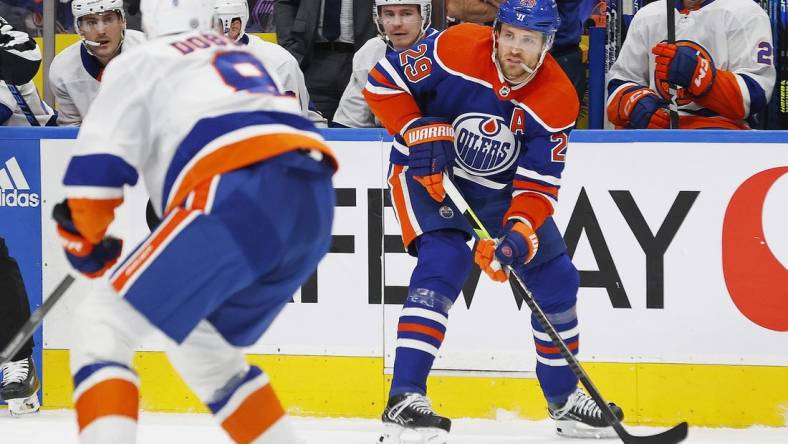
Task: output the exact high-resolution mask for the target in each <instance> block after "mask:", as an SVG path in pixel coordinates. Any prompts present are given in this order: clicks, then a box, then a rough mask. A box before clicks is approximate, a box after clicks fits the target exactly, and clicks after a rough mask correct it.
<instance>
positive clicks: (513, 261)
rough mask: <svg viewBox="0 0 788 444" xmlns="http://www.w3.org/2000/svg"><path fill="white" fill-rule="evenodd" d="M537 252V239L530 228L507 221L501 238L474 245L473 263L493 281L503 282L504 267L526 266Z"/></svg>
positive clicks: (481, 241) (504, 276)
mask: <svg viewBox="0 0 788 444" xmlns="http://www.w3.org/2000/svg"><path fill="white" fill-rule="evenodd" d="M537 250H539V239H538V238H537V237H536V233H535V232H534V230H533V229H531V227H530V226H528V225H527V224H525V223H523V222H520V221H509V223H507V224H506V227H505V228H504V231H503V236H501V237H500V238H499V239H498V242H497V245H496V241H494V240H492V239H483V240H480V241H479V243H478V244H476V252H475V254H474V261H475V262H476V264H477V265H479V268H481V269H482V271H484V272H485V273H487V276H490V278H491V279H492V280H494V281H498V282H505V281H506V279H507V274H506V272H504V270H503V266H504V265H511V266H516V265H519V264H527V263H528V262H530V261H531V259H533V258H534V256H536V252H537Z"/></svg>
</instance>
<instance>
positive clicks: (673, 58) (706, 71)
mask: <svg viewBox="0 0 788 444" xmlns="http://www.w3.org/2000/svg"><path fill="white" fill-rule="evenodd" d="M670 1H673V0H670ZM676 5H677V6H676V9H677V11H676V14H675V17H676V43H675V44H668V43H666V37H667V14H666V12H665V9H666V5H665V0H659V1H656V2H653V3H649V4H648V5H646V6H645V7H643V8H642V9H640V10H639V11H638V12H637V14H635V17H634V19H633V20H632V24H631V25H630V27H629V31H628V33H627V38H626V40H625V41H624V45H623V47H622V49H621V53H620V54H619V56H618V59H617V60H616V62H615V64H614V65H613V67H612V68H611V70H610V81H609V83H608V107H607V114H608V119H609V120H610V121H611V122H612V123H613V124H614V125H616V126H617V127H622V128H668V126H669V117H668V111H667V104H668V101H669V100H670V94H669V86H668V85H669V83H671V84H673V85H676V86H677V87H678V93H677V97H678V100H677V102H678V105H679V127H680V128H721V129H749V128H750V126H749V124H748V121H747V120H748V119H749V118H750V117H752V116H753V115H754V114H756V113H758V112H759V111H762V110H763V109H765V108H766V105H767V103H768V101H769V99H770V98H771V95H772V90H773V89H774V82H775V76H776V72H775V68H774V59H775V54H774V46H773V44H772V34H771V29H770V24H769V17H768V16H767V15H766V13H765V12H764V11H763V9H762V8H761V7H760V6H759V5H758V4H757V3H756V2H753V1H751V0H711V1H710V0H706V1H701V0H678V1H677V2H676ZM679 5H680V6H679Z"/></svg>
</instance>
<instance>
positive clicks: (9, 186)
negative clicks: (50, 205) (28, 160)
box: [0, 157, 41, 207]
mask: <svg viewBox="0 0 788 444" xmlns="http://www.w3.org/2000/svg"><path fill="white" fill-rule="evenodd" d="M40 201H41V199H40V197H39V195H38V193H33V192H31V191H30V185H29V184H28V183H27V179H26V178H25V175H24V174H23V173H22V169H21V168H19V162H17V161H16V157H12V158H10V159H8V160H6V162H5V165H4V166H3V167H2V168H0V207H37V206H38V205H39V203H40Z"/></svg>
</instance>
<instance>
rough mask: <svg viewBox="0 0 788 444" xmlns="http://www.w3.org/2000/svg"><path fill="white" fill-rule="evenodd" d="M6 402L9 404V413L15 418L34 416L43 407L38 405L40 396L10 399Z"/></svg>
mask: <svg viewBox="0 0 788 444" xmlns="http://www.w3.org/2000/svg"><path fill="white" fill-rule="evenodd" d="M6 402H7V403H8V412H9V413H10V414H11V416H13V417H15V418H18V417H20V416H27V415H33V414H35V413H38V411H39V410H40V409H41V405H40V404H39V403H38V395H33V396H30V397H28V398H19V399H9V400H7V401H6Z"/></svg>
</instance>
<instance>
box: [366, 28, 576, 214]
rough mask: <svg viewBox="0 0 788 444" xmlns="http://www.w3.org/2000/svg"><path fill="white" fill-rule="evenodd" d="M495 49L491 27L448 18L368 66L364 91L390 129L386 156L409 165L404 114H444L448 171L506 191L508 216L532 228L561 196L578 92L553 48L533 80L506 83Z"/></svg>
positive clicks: (478, 188) (484, 188)
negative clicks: (451, 22)
mask: <svg viewBox="0 0 788 444" xmlns="http://www.w3.org/2000/svg"><path fill="white" fill-rule="evenodd" d="M492 52H493V38H492V28H490V27H487V26H480V25H475V24H463V25H458V26H453V27H451V28H449V29H447V30H446V31H443V32H441V33H439V34H438V36H437V38H435V39H434V40H423V41H421V42H419V43H417V44H415V45H414V46H413V47H411V48H410V49H408V50H405V51H402V52H399V53H389V54H387V55H386V57H385V58H383V59H382V60H380V62H378V64H377V65H375V67H374V68H372V70H371V71H370V73H369V77H368V81H367V85H366V87H365V89H364V97H365V98H366V100H367V103H368V104H369V106H370V108H371V109H372V111H373V112H374V113H375V116H376V117H377V118H378V119H379V120H380V121H381V122H382V124H383V125H384V126H385V127H386V129H387V130H388V131H389V132H390V133H391V134H394V135H395V138H394V143H393V146H392V150H391V157H390V160H391V162H392V163H394V164H398V165H405V164H407V153H408V149H407V146H406V144H405V142H404V140H403V139H402V137H401V134H402V133H403V132H404V129H405V128H407V126H408V125H409V123H410V122H412V121H413V120H414V119H417V118H419V117H442V118H446V119H448V120H449V121H450V122H452V124H453V126H454V133H455V143H454V145H455V153H454V154H455V155H454V164H453V173H454V178H455V180H456V181H457V184H458V186H460V188H461V189H462V190H463V191H464V193H465V194H466V196H469V197H470V198H472V199H475V198H480V199H483V198H484V196H492V195H498V194H500V193H511V195H512V205H511V206H510V209H509V212H508V213H507V214H506V216H505V218H506V219H512V218H516V219H521V220H524V221H527V222H528V223H529V224H531V225H532V227H533V228H534V229H537V228H538V227H539V226H541V225H542V223H543V222H544V221H545V219H546V218H548V217H549V216H550V215H551V214H552V213H553V208H554V205H555V203H556V201H557V199H558V190H559V188H560V181H561V172H562V171H563V169H564V159H565V156H566V147H567V140H568V137H569V133H570V131H571V130H572V128H573V127H574V125H575V120H576V119H577V115H578V110H579V102H578V99H577V93H576V92H575V90H574V88H573V86H572V83H571V82H570V81H569V79H568V78H567V77H566V75H565V74H564V72H563V71H562V70H561V68H560V66H559V65H558V63H556V61H555V60H554V59H553V58H552V57H551V56H550V55H547V56H546V57H545V60H544V63H543V64H542V66H541V67H540V68H539V70H538V72H537V74H536V75H535V76H534V77H533V78H532V79H531V81H530V82H528V83H526V84H520V85H512V84H510V83H509V82H507V81H506V80H505V79H504V78H503V77H502V76H501V75H500V74H499V72H498V70H497V69H496V66H495V64H494V63H493V59H492Z"/></svg>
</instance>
